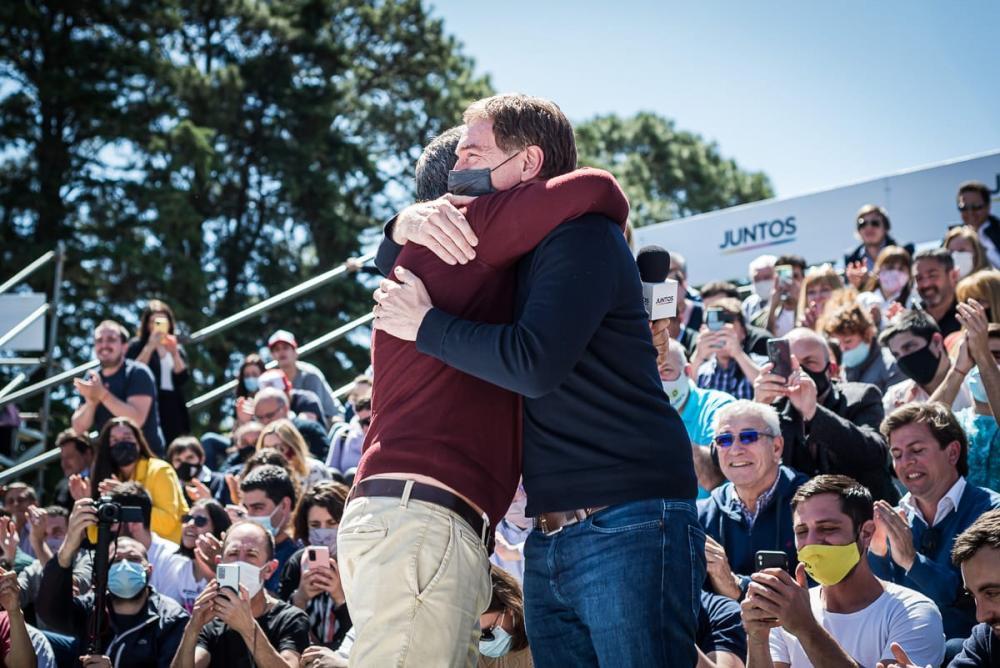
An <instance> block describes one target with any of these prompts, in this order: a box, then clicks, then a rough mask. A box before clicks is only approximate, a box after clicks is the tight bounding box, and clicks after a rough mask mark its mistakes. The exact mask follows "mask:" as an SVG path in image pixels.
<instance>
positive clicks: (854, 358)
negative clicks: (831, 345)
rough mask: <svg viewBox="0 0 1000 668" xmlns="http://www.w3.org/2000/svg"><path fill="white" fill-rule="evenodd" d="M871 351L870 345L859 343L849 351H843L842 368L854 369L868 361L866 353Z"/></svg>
mask: <svg viewBox="0 0 1000 668" xmlns="http://www.w3.org/2000/svg"><path fill="white" fill-rule="evenodd" d="M871 351H872V346H871V344H870V343H859V344H858V345H856V346H854V347H853V348H851V349H850V350H845V351H844V354H843V361H844V366H846V367H852V368H853V367H856V366H861V363H862V362H864V361H865V360H866V359H868V353H870V352H871Z"/></svg>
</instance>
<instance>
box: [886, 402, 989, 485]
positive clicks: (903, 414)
mask: <svg viewBox="0 0 1000 668" xmlns="http://www.w3.org/2000/svg"><path fill="white" fill-rule="evenodd" d="M914 423H919V424H925V425H927V429H928V430H930V432H931V436H933V437H934V440H935V441H937V444H938V446H939V447H940V448H941V449H942V450H944V449H945V447H946V446H947V445H948V444H949V443H951V442H952V441H958V445H959V447H960V448H961V450H960V451H959V455H958V462H957V463H956V464H955V466H956V468H957V469H958V474H959V475H962V476H964V475H968V474H969V440H968V438H966V436H965V430H964V429H962V425H960V424H959V423H958V420H957V419H956V418H955V416H954V414H952V412H951V410H949V409H948V407H947V406H945V405H944V404H942V403H939V402H937V401H932V402H928V403H919V404H918V403H916V402H912V403H908V404H903V405H902V406H900V407H899V408H897V409H896V410H894V411H893V412H891V413H889V415H887V416H886V418H885V419H884V420H882V425H881V427H880V430H881V432H882V435H883V436H885V440H886V442H887V443H888V442H889V435H890V434H891V433H892V432H894V431H896V430H897V429H901V428H902V427H905V426H906V425H908V424H914Z"/></svg>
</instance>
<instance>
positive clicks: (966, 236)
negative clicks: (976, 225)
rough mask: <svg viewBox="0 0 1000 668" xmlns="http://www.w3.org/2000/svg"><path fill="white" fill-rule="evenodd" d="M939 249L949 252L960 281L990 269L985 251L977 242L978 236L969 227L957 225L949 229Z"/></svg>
mask: <svg viewBox="0 0 1000 668" xmlns="http://www.w3.org/2000/svg"><path fill="white" fill-rule="evenodd" d="M941 247H942V248H947V249H948V250H949V251H950V252H951V257H952V259H953V260H955V269H958V277H959V278H960V279H961V278H965V277H966V276H969V275H971V274H974V273H976V272H977V271H982V270H983V269H989V268H990V262H989V260H987V259H986V250H985V249H984V248H983V244H982V242H980V241H979V235H978V234H976V231H975V230H973V229H972V228H971V227H965V226H964V225H959V226H958V227H953V228H951V229H950V230H948V234H946V235H945V237H944V241H942V242H941Z"/></svg>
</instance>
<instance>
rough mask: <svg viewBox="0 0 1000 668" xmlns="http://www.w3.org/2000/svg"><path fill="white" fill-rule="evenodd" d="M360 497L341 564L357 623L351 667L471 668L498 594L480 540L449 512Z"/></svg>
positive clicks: (340, 543)
mask: <svg viewBox="0 0 1000 668" xmlns="http://www.w3.org/2000/svg"><path fill="white" fill-rule="evenodd" d="M408 497H409V488H407V490H406V493H405V494H404V496H403V498H401V499H396V498H391V497H377V496H376V497H360V498H357V499H353V500H352V501H351V502H350V503H349V504H348V505H347V508H346V509H345V511H344V517H343V520H342V521H341V523H340V531H339V532H338V534H337V562H338V566H339V568H340V577H341V582H342V583H343V586H344V594H345V595H346V597H347V609H348V610H350V613H351V620H352V622H353V623H354V631H355V641H354V647H353V648H352V650H351V658H350V664H351V666H359V667H360V668H369V667H371V668H388V667H390V666H415V667H419V668H433V667H435V666H448V667H454V666H474V665H475V664H476V661H477V659H478V656H479V633H480V629H479V616H480V615H481V614H482V613H483V612H484V611H485V610H486V608H487V606H489V603H490V598H491V597H492V592H493V587H492V584H491V581H490V574H489V559H488V556H487V554H486V548H485V546H484V545H483V543H482V540H480V537H479V536H477V535H476V534H475V533H473V531H472V528H471V527H469V525H468V524H466V523H465V522H464V521H463V520H462V519H460V518H459V517H458V516H457V515H455V514H454V513H452V512H451V511H449V510H447V509H445V508H442V507H441V506H437V505H435V504H432V503H425V502H423V501H415V500H410V499H409V498H408Z"/></svg>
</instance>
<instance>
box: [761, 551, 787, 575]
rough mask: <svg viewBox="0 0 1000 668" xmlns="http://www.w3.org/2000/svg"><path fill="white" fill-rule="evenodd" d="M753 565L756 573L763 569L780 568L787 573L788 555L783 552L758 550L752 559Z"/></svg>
mask: <svg viewBox="0 0 1000 668" xmlns="http://www.w3.org/2000/svg"><path fill="white" fill-rule="evenodd" d="M754 565H755V566H756V567H757V570H758V571H762V570H764V569H765V568H780V569H782V570H784V571H787V570H788V555H787V554H785V553H784V552H777V551H773V550H758V552H757V554H756V555H755V557H754Z"/></svg>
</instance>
